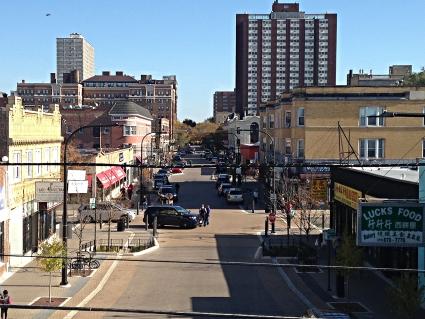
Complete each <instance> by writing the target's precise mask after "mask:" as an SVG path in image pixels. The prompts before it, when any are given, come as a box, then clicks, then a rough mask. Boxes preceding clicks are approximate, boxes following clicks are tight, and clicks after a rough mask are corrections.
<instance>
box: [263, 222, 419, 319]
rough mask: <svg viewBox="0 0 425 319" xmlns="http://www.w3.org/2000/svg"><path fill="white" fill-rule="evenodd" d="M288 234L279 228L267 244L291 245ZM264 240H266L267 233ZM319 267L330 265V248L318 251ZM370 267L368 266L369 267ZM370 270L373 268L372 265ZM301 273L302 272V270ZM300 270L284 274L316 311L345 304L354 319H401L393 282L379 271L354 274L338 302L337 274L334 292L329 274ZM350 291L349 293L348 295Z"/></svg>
mask: <svg viewBox="0 0 425 319" xmlns="http://www.w3.org/2000/svg"><path fill="white" fill-rule="evenodd" d="M279 226H281V225H279ZM282 232H286V230H285V228H284V227H283V228H282V227H277V233H276V234H270V235H269V236H268V237H267V239H266V241H267V243H268V244H269V243H271V244H272V245H273V246H284V245H286V244H287V238H286V237H287V236H286V235H285V234H282ZM296 237H297V236H296V235H294V234H293V235H292V238H291V240H290V241H291V243H294V242H295V243H296V242H297V241H298V239H296ZM310 237H311V239H310V243H311V244H312V245H313V247H314V241H315V238H316V236H315V235H312V236H310ZM262 240H265V237H264V233H263V234H262ZM318 251H319V258H318V262H317V264H318V265H328V247H327V246H324V247H321V248H318ZM277 260H278V262H279V263H292V262H296V261H294V260H292V259H291V258H285V257H278V258H277ZM331 260H332V261H331V265H334V264H335V261H334V260H335V256H334V252H333V249H332V254H331ZM365 266H367V264H365ZM369 266H370V265H369ZM300 269H301V268H300ZM300 269H298V270H297V269H295V268H283V269H282V270H283V271H284V273H285V274H286V275H287V276H288V278H289V279H290V281H291V282H292V283H293V284H294V285H295V286H296V287H297V288H298V290H300V292H301V293H302V294H303V295H304V296H305V297H306V298H307V300H309V301H310V302H311V303H312V304H313V305H314V306H315V307H317V308H319V309H323V308H325V309H332V308H333V307H338V306H339V305H341V303H352V304H351V306H352V307H353V309H357V310H358V312H355V314H354V316H353V318H356V319H372V318H373V319H388V318H397V315H396V314H395V313H394V312H393V309H392V307H391V306H390V305H391V300H390V299H389V298H388V289H389V288H390V287H391V285H392V282H391V280H390V279H388V278H386V277H385V276H384V275H383V274H382V273H380V272H377V271H362V272H354V273H353V274H352V275H351V276H350V279H349V287H348V288H349V289H346V295H345V297H344V298H337V297H336V295H337V293H336V272H335V271H333V270H331V272H330V290H328V270H327V269H322V270H319V269H317V271H314V270H313V271H309V272H300ZM347 290H348V293H347ZM417 318H425V310H424V309H421V310H420V314H419V315H418V317H417Z"/></svg>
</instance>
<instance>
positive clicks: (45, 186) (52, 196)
mask: <svg viewBox="0 0 425 319" xmlns="http://www.w3.org/2000/svg"><path fill="white" fill-rule="evenodd" d="M35 200H36V201H38V202H60V201H62V200H63V182H36V183H35Z"/></svg>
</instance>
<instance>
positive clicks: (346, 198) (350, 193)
mask: <svg viewBox="0 0 425 319" xmlns="http://www.w3.org/2000/svg"><path fill="white" fill-rule="evenodd" d="M361 197H362V192H360V191H358V190H356V189H354V188H351V187H348V186H345V185H342V184H340V183H335V184H334V198H335V199H336V200H337V201H339V202H341V203H343V204H345V205H347V206H350V207H351V208H354V209H357V208H358V205H359V198H361Z"/></svg>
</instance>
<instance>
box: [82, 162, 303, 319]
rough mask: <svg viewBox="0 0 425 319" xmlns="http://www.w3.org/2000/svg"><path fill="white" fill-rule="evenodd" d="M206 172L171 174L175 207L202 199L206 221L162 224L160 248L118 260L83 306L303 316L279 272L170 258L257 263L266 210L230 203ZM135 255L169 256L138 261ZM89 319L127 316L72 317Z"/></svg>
mask: <svg viewBox="0 0 425 319" xmlns="http://www.w3.org/2000/svg"><path fill="white" fill-rule="evenodd" d="M193 162H194V163H195V161H193ZM211 170H212V169H210V168H203V169H200V168H193V169H190V168H187V169H185V170H184V173H183V174H182V175H180V176H173V177H171V179H170V181H171V182H172V183H174V182H179V183H180V185H181V186H180V194H179V195H180V201H179V202H178V205H181V206H183V207H185V208H188V209H190V210H192V211H194V212H197V210H198V209H199V207H200V205H201V204H209V205H210V206H211V208H212V213H211V221H210V222H211V224H210V225H209V226H207V227H198V228H196V229H179V228H171V227H169V228H161V229H160V230H159V238H158V240H159V245H160V248H159V249H157V250H156V251H154V252H152V253H150V254H148V255H144V256H143V257H134V262H128V261H121V262H120V263H119V264H118V266H117V268H116V269H115V271H114V272H113V273H112V275H111V277H110V278H109V280H108V281H107V283H106V285H105V287H104V288H103V289H102V291H101V292H99V293H98V294H97V295H96V297H94V299H93V300H91V301H89V302H88V303H87V304H86V305H85V306H93V307H119V308H137V309H152V310H170V311H200V312H222V313H244V314H258V315H301V314H302V312H303V311H304V310H305V308H306V307H305V305H304V304H303V303H301V301H300V300H299V299H298V298H297V297H296V296H295V295H294V294H292V293H291V292H290V290H289V289H288V287H287V286H286V285H285V283H284V282H283V281H282V278H281V277H280V275H279V274H278V271H277V270H274V269H270V268H264V267H243V266H220V265H201V264H196V263H194V264H178V263H173V262H169V261H200V262H205V261H207V262H208V261H209V262H211V261H213V262H219V261H247V262H253V261H255V260H254V255H255V253H256V250H257V248H258V246H259V237H258V236H257V233H258V232H260V231H261V230H262V227H263V225H264V215H262V214H259V213H256V214H251V213H246V212H243V211H242V210H241V209H240V208H239V207H238V206H237V205H234V206H228V205H227V204H226V203H225V200H224V199H223V198H219V197H218V196H217V194H216V189H215V186H214V181H213V180H211V173H212V171H211ZM140 259H143V260H147V259H148V260H156V261H160V260H166V261H167V262H145V261H138V260H140ZM260 261H263V260H261V259H260ZM267 261H270V260H267ZM93 317H96V318H98V317H99V318H100V317H105V318H112V317H114V318H122V317H124V316H123V315H122V314H96V315H94V314H89V313H79V314H78V315H77V316H76V318H93ZM125 317H128V314H126V315H125ZM137 317H140V315H137ZM145 317H146V318H148V317H149V318H152V317H153V316H152V315H146V316H145ZM158 317H161V316H158ZM165 317H166V316H164V318H165Z"/></svg>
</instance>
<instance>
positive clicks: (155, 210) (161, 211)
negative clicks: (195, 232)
mask: <svg viewBox="0 0 425 319" xmlns="http://www.w3.org/2000/svg"><path fill="white" fill-rule="evenodd" d="M155 216H156V217H157V226H158V227H161V226H166V225H167V226H179V227H182V228H195V227H196V226H197V225H198V215H196V214H193V213H192V212H191V211H189V210H187V209H185V208H183V207H180V206H170V205H163V206H149V207H148V208H147V209H146V210H145V214H144V217H143V221H144V222H145V223H146V222H147V223H148V225H149V227H152V226H153V221H154V218H155ZM146 218H147V221H146Z"/></svg>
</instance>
